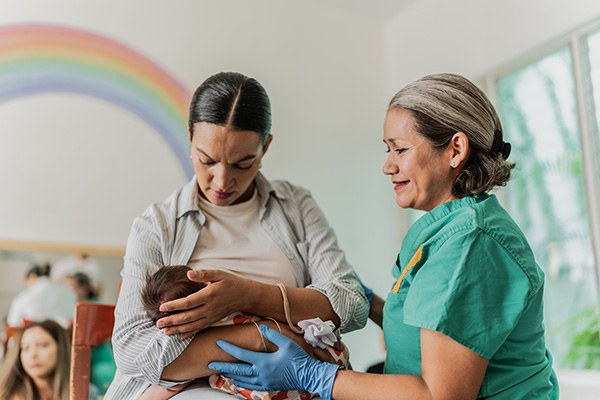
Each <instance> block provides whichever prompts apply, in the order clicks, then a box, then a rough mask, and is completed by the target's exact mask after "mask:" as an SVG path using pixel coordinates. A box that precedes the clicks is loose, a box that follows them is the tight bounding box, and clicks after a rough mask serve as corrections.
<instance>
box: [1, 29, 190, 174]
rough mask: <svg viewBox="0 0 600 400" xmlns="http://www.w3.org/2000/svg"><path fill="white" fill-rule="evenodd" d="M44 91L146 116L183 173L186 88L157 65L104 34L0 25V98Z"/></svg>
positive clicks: (186, 166) (185, 165)
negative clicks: (95, 100) (78, 96)
mask: <svg viewBox="0 0 600 400" xmlns="http://www.w3.org/2000/svg"><path fill="white" fill-rule="evenodd" d="M47 92H67V93H78V94H83V95H88V96H92V97H96V98H99V99H102V100H104V101H107V102H110V103H113V104H116V105H118V106H120V107H123V108H125V109H127V110H129V111H130V112H132V113H134V114H135V115H137V116H138V117H140V118H141V119H143V120H144V121H145V122H147V123H148V124H149V125H150V126H151V127H152V128H153V129H154V131H156V132H157V133H158V134H160V135H161V136H162V138H163V139H164V140H165V141H166V142H167V143H168V145H169V146H170V147H171V149H172V150H173V152H174V153H175V154H176V156H177V159H178V160H179V163H180V165H181V168H182V169H183V170H184V171H185V173H186V175H187V176H188V177H191V176H192V175H193V169H192V167H191V165H190V164H191V163H190V162H189V145H188V141H187V109H188V106H189V101H190V98H191V94H190V93H189V92H188V91H187V90H186V89H185V88H184V87H183V86H182V85H181V84H180V83H178V82H177V81H176V80H175V79H174V78H173V77H172V76H170V75H169V74H168V73H167V72H166V71H164V70H163V69H161V68H160V67H159V66H158V65H156V64H155V63H153V62H152V61H150V60H149V59H147V58H146V57H144V56H143V55H141V54H139V53H138V52H136V51H134V50H132V49H131V48H128V47H127V46H124V45H123V44H121V43H119V42H117V41H114V40H112V39H108V38H106V37H103V36H100V35H97V34H93V33H90V32H85V31H82V30H78V29H73V28H67V27H62V26H54V25H42V24H27V25H11V26H4V27H0V103H2V102H5V101H10V100H12V99H16V98H19V97H24V96H30V95H34V94H38V93H47Z"/></svg>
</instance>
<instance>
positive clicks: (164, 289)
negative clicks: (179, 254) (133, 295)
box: [141, 265, 205, 324]
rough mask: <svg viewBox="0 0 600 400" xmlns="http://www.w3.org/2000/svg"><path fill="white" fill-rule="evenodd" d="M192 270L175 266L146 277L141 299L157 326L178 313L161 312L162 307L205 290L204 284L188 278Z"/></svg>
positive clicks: (183, 266) (184, 266)
mask: <svg viewBox="0 0 600 400" xmlns="http://www.w3.org/2000/svg"><path fill="white" fill-rule="evenodd" d="M188 271H191V268H190V267H188V266H187V265H174V266H166V267H163V268H160V269H159V270H158V271H156V272H155V273H153V274H148V275H146V285H145V286H144V288H143V289H142V293H141V297H142V304H143V306H144V309H145V310H146V312H147V313H148V316H149V317H150V319H151V320H152V322H154V323H155V324H156V321H158V320H159V319H161V318H162V317H166V316H167V315H171V314H175V313H177V312H178V311H172V312H165V311H160V310H159V308H160V305H161V304H162V303H165V302H167V301H171V300H175V299H179V298H181V297H186V296H189V295H190V294H192V293H195V292H197V291H198V290H200V289H203V288H204V286H205V285H204V284H203V283H199V282H193V281H190V280H189V279H188V277H187V273H188Z"/></svg>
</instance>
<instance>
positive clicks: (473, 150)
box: [389, 74, 515, 198]
mask: <svg viewBox="0 0 600 400" xmlns="http://www.w3.org/2000/svg"><path fill="white" fill-rule="evenodd" d="M389 108H390V109H392V108H401V109H404V110H408V111H409V112H410V113H411V115H412V117H413V121H414V126H413V128H414V129H415V131H416V132H417V133H418V134H420V135H421V136H423V137H424V138H426V139H427V140H428V141H429V142H430V143H431V145H432V146H433V147H435V148H444V147H446V146H447V145H448V143H450V140H451V139H452V137H453V136H454V134H455V133H457V132H463V133H464V134H465V135H466V136H467V138H468V139H469V156H468V158H467V160H466V162H465V166H464V168H463V169H462V171H461V172H460V173H459V175H458V176H457V177H456V180H455V181H454V185H453V187H452V193H453V194H454V195H455V196H457V197H459V198H461V197H465V196H477V195H480V194H483V193H487V192H489V191H490V190H492V189H493V188H494V187H496V186H504V185H506V183H507V182H508V180H509V179H510V172H511V170H512V169H513V168H514V167H515V164H513V163H510V162H507V161H506V159H505V157H504V156H503V155H502V154H501V153H496V152H494V151H493V150H492V147H493V143H494V136H495V132H496V131H499V133H500V135H502V124H501V123H500V118H499V117H498V114H497V113H496V110H495V109H494V106H493V105H492V103H491V102H490V100H489V99H488V98H487V96H486V95H485V93H483V91H481V90H480V89H479V88H478V87H477V86H475V85H474V84H473V83H472V82H471V81H469V80H468V79H466V78H465V77H463V76H460V75H455V74H435V75H427V76H425V77H423V78H421V79H418V80H416V81H415V82H413V83H411V84H409V85H407V86H406V87H404V88H403V89H402V90H400V91H399V92H398V93H397V94H396V95H395V96H394V97H393V98H392V100H391V101H390V105H389ZM500 137H501V136H500Z"/></svg>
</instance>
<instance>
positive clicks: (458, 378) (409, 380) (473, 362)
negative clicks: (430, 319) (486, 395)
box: [332, 329, 488, 400]
mask: <svg viewBox="0 0 600 400" xmlns="http://www.w3.org/2000/svg"><path fill="white" fill-rule="evenodd" d="M421 358H422V376H414V375H392V374H390V375H377V374H365V373H361V372H355V371H347V370H342V371H338V373H337V376H336V379H335V382H334V384H333V392H332V399H335V400H354V399H357V400H368V399H387V398H394V399H397V400H402V399H412V400H421V399H427V400H438V399H444V400H451V399H461V400H465V399H476V398H477V394H478V393H479V389H480V387H481V383H482V382H483V377H484V375H485V371H486V369H487V365H488V360H487V359H485V358H483V357H481V356H480V355H478V354H476V353H474V352H472V351H471V350H469V349H467V348H466V347H464V346H462V345H461V344H459V343H457V342H455V341H454V340H452V339H450V338H449V337H448V336H446V335H443V334H441V333H439V332H435V331H432V330H429V329H421Z"/></svg>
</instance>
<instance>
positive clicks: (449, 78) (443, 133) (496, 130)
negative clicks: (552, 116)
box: [209, 74, 558, 400]
mask: <svg viewBox="0 0 600 400" xmlns="http://www.w3.org/2000/svg"><path fill="white" fill-rule="evenodd" d="M383 142H384V143H385V145H386V147H387V151H388V152H389V156H388V157H387V160H386V161H385V163H384V165H383V173H384V174H386V175H389V176H390V177H391V181H392V182H391V183H392V185H393V188H394V191H395V194H396V202H397V203H398V205H399V206H400V207H402V208H412V209H417V210H423V211H426V213H425V214H424V215H423V216H422V217H421V218H420V219H419V220H418V221H416V222H415V223H414V224H413V225H412V226H411V228H410V229H409V231H408V232H407V234H406V237H405V238H404V240H403V241H402V249H401V251H400V254H399V255H398V258H397V261H396V264H395V265H394V267H393V274H394V277H395V278H396V279H395V282H393V283H392V285H391V291H390V292H389V294H388V296H387V300H386V301H385V305H383V302H375V299H378V298H377V297H375V298H374V301H373V302H372V310H371V313H372V315H373V316H374V317H375V318H374V319H378V320H381V319H383V331H384V339H385V344H386V350H387V351H386V360H385V366H384V374H383V375H378V374H365V373H359V372H355V371H343V370H339V371H338V369H337V368H336V366H333V365H331V364H328V363H322V362H319V361H316V360H313V359H312V358H310V357H309V356H308V355H307V354H306V353H305V352H304V351H303V350H302V349H301V348H299V347H298V346H297V345H296V344H295V343H293V342H291V341H289V340H287V338H285V337H283V336H281V335H279V334H278V333H277V332H275V331H273V330H271V329H270V328H268V327H265V326H261V331H262V332H263V333H264V335H265V337H266V338H267V339H269V340H271V341H272V342H274V343H275V344H276V345H277V346H278V348H279V349H278V351H277V352H275V353H273V354H262V353H254V352H251V351H248V350H243V349H241V348H239V347H237V346H234V345H231V344H229V343H226V342H219V345H220V346H221V347H222V348H223V349H224V350H226V351H227V352H228V353H229V354H231V355H232V356H234V357H235V358H236V359H238V360H240V361H243V362H245V363H244V364H228V363H212V364H210V365H209V367H210V368H212V369H215V370H217V371H220V372H221V373H222V374H223V375H225V376H229V377H231V378H234V382H235V383H236V384H237V385H240V386H243V387H248V388H253V389H257V390H261V389H262V390H265V389H266V390H274V389H298V390H308V391H310V392H317V393H319V394H320V395H321V396H322V397H323V398H325V399H338V400H342V399H360V400H365V399H387V398H394V399H399V400H400V399H476V398H477V399H484V398H485V399H495V400H500V399H510V400H515V399H527V400H529V399H553V400H554V399H557V398H558V384H557V381H556V376H555V374H554V371H553V370H552V357H551V356H550V353H549V352H548V351H547V349H546V345H545V341H544V336H545V334H544V324H543V292H544V290H543V288H544V274H543V272H542V270H541V269H540V268H539V266H538V265H537V264H536V262H535V259H534V256H533V252H532V251H531V248H530V246H529V244H528V243H527V239H526V238H525V236H524V235H523V233H522V232H521V230H520V229H519V227H518V226H517V224H516V223H515V222H514V221H513V220H512V218H511V217H510V216H509V215H508V213H507V212H506V211H505V210H504V209H503V208H502V206H501V205H500V203H499V202H498V200H497V199H496V196H494V195H490V194H489V192H490V191H491V190H492V189H494V188H496V187H499V186H504V185H505V184H506V183H507V181H508V179H509V178H510V173H511V170H512V169H513V168H514V164H513V163H510V162H508V161H507V160H506V159H507V158H508V156H509V154H510V144H508V143H506V142H504V140H503V134H502V125H501V124H500V119H499V118H498V115H497V114H496V111H495V109H494V107H493V106H492V104H491V103H490V101H489V100H488V99H487V97H486V96H485V94H484V93H483V92H482V91H481V90H480V89H479V88H477V87H476V86H475V85H474V84H473V83H471V82H470V81H469V80H467V79H465V78H464V77H462V76H459V75H454V74H437V75H429V76H425V77H423V78H421V79H419V80H417V81H415V82H413V83H411V84H409V85H408V86H406V87H405V88H404V89H402V90H400V92H398V93H397V94H396V95H395V96H394V98H393V99H392V101H391V102H390V105H389V108H388V112H387V116H386V118H385V122H384V132H383Z"/></svg>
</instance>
